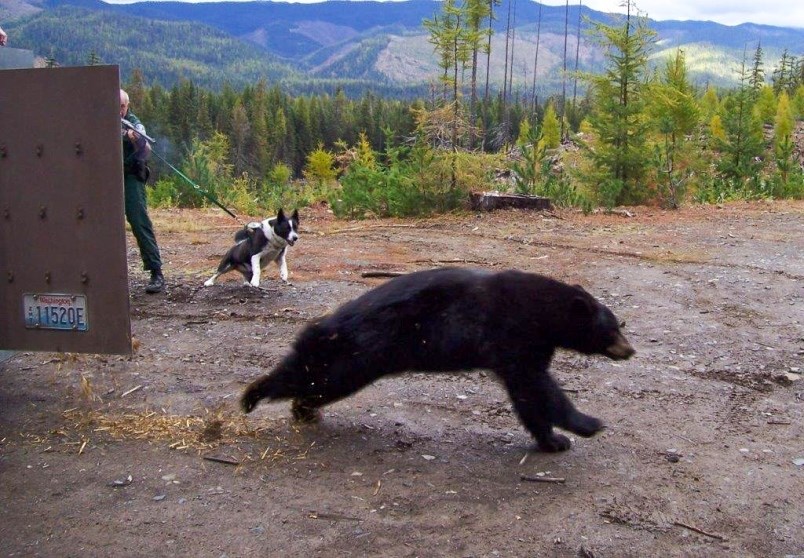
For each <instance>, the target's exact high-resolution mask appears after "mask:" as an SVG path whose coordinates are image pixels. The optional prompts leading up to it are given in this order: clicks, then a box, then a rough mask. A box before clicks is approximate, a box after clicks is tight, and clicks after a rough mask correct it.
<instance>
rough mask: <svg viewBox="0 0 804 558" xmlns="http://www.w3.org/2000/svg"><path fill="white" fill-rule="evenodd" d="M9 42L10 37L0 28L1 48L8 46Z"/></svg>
mask: <svg viewBox="0 0 804 558" xmlns="http://www.w3.org/2000/svg"><path fill="white" fill-rule="evenodd" d="M7 42H8V35H6V32H5V31H3V28H2V27H0V46H6V43H7Z"/></svg>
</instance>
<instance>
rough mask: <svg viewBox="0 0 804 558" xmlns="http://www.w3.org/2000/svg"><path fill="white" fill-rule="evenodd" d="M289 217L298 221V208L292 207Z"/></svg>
mask: <svg viewBox="0 0 804 558" xmlns="http://www.w3.org/2000/svg"><path fill="white" fill-rule="evenodd" d="M290 218H291V219H293V220H294V221H296V222H297V223H298V222H299V210H298V209H294V210H293V215H291V216H290Z"/></svg>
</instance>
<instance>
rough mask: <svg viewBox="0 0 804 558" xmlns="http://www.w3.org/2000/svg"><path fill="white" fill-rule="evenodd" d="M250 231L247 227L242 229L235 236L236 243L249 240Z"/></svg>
mask: <svg viewBox="0 0 804 558" xmlns="http://www.w3.org/2000/svg"><path fill="white" fill-rule="evenodd" d="M250 231H251V229H249V228H247V227H243V228H242V229H240V230H239V231H237V232H236V233H235V236H234V239H235V242H240V241H241V240H245V239H247V238H248V235H249V233H250Z"/></svg>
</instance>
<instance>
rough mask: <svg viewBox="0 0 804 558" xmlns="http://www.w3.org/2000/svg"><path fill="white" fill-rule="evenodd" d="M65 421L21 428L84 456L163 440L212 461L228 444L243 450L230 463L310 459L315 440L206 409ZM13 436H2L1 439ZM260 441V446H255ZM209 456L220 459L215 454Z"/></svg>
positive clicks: (30, 437) (35, 440) (72, 415)
mask: <svg viewBox="0 0 804 558" xmlns="http://www.w3.org/2000/svg"><path fill="white" fill-rule="evenodd" d="M62 416H63V418H64V424H63V426H62V427H61V428H59V429H57V430H53V431H50V432H48V433H47V434H42V433H34V432H20V433H19V437H20V438H21V439H22V440H23V441H24V443H28V444H34V445H38V446H45V448H44V450H42V451H44V452H47V451H53V450H55V449H56V448H61V449H63V450H66V451H68V452H70V453H72V452H75V453H77V454H78V455H82V454H83V453H85V452H89V451H90V450H91V449H92V448H93V446H94V444H95V443H97V442H98V441H104V440H111V441H114V442H122V441H131V440H138V441H145V442H148V443H156V444H162V445H164V446H165V447H166V448H169V449H172V450H183V451H195V452H197V453H198V454H199V455H204V456H205V458H207V459H210V457H208V456H209V454H210V452H214V450H219V451H220V449H222V448H224V447H225V448H226V450H227V453H232V450H235V453H237V454H239V455H240V457H239V458H238V459H233V458H228V459H223V460H222V461H223V462H225V463H227V464H231V465H242V464H243V463H245V462H257V463H260V462H261V463H265V464H277V463H281V462H287V461H299V460H305V459H307V456H308V453H309V451H310V449H312V447H313V446H314V445H315V442H312V443H310V442H307V441H306V440H304V438H303V436H301V435H300V434H301V432H300V430H299V429H298V428H297V427H295V426H291V427H290V432H284V431H283V432H278V431H277V426H278V423H281V425H282V426H284V425H285V424H286V423H285V421H284V420H281V421H275V422H274V423H272V424H265V423H264V422H261V423H260V424H257V425H252V424H249V423H248V422H247V421H246V418H245V417H244V416H242V415H239V414H238V415H232V414H227V413H224V412H223V411H214V412H207V413H206V415H204V416H181V415H171V414H168V413H166V412H164V411H161V412H157V411H141V412H124V413H105V412H102V411H98V410H82V409H78V408H73V409H67V410H66V411H64V412H63V413H62ZM11 442H12V439H9V438H4V439H2V440H0V445H1V444H3V443H11ZM255 445H256V448H255ZM211 460H219V461H220V459H218V458H215V457H212V458H211Z"/></svg>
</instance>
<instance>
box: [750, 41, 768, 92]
mask: <svg viewBox="0 0 804 558" xmlns="http://www.w3.org/2000/svg"><path fill="white" fill-rule="evenodd" d="M764 85H765V70H763V69H762V42H761V41H760V42H758V43H757V49H756V51H755V52H754V64H753V66H752V67H751V75H750V76H749V78H748V86H749V87H750V88H751V91H753V92H754V93H755V94H759V91H760V90H761V89H762V87H763V86H764Z"/></svg>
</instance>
